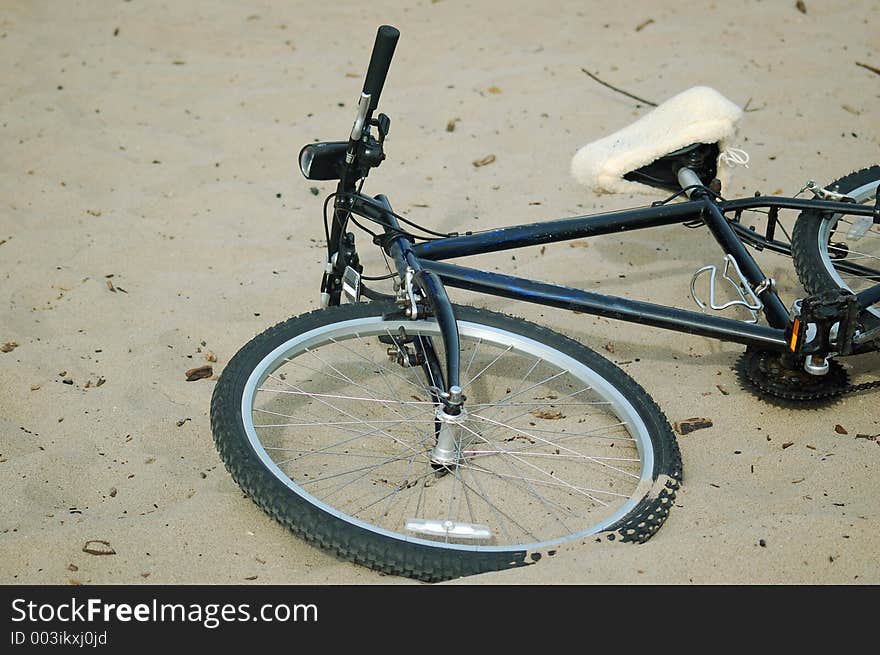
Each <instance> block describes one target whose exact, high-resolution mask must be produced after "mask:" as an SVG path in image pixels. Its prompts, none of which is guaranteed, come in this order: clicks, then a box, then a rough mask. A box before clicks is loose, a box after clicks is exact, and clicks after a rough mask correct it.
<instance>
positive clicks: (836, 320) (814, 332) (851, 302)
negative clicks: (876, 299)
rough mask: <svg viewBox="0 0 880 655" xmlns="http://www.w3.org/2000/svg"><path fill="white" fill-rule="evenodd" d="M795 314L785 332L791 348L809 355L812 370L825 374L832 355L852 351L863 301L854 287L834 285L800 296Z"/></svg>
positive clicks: (799, 353)
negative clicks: (843, 287)
mask: <svg viewBox="0 0 880 655" xmlns="http://www.w3.org/2000/svg"><path fill="white" fill-rule="evenodd" d="M791 314H792V320H791V324H790V325H789V326H788V328H787V329H786V334H785V336H786V340H787V341H788V349H789V350H790V351H791V352H792V353H794V354H796V355H801V356H805V357H806V359H805V363H804V368H805V370H806V371H807V372H808V373H811V374H813V375H824V374H825V373H826V372H827V370H828V360H827V358H828V357H830V356H832V355H848V354H850V353H851V352H852V350H853V337H854V335H855V332H856V328H857V327H858V316H859V303H858V299H857V298H856V296H855V295H854V294H853V293H852V292H851V291H848V290H846V289H832V290H828V291H823V292H821V293H817V294H815V295H812V296H810V297H808V298H804V299H803V300H798V301H796V302H795V303H794V306H793V307H792V312H791Z"/></svg>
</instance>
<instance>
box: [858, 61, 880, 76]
mask: <svg viewBox="0 0 880 655" xmlns="http://www.w3.org/2000/svg"><path fill="white" fill-rule="evenodd" d="M856 66H861V67H862V68H867V69H868V70H869V71H871V72H872V73H877V75H880V68H875V67H874V66H871V65H869V64H863V63H862V62H860V61H857V62H856Z"/></svg>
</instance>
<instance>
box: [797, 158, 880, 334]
mask: <svg viewBox="0 0 880 655" xmlns="http://www.w3.org/2000/svg"><path fill="white" fill-rule="evenodd" d="M878 183H880V166H871V167H869V168H864V169H862V170H860V171H856V172H855V173H850V174H849V175H846V176H845V177H842V178H840V179H839V180H836V181H834V182H832V183H831V184H829V185H828V186H827V188H828V189H829V190H831V191H837V192H838V193H843V194H846V195H847V196H849V197H851V198H852V199H853V200H855V201H856V202H857V203H860V204H865V203H870V204H873V203H874V202H875V199H876V197H877V186H878ZM791 245H792V257H793V260H794V266H795V270H796V271H797V273H798V277H799V278H800V281H801V283H802V284H803V285H804V288H805V289H806V290H807V291H808V292H809V293H820V292H822V291H829V290H834V289H847V290H849V291H852V292H854V293H858V292H859V291H862V290H864V289H867V288H868V287H870V286H872V285H874V284H880V225H878V224H877V223H874V222H873V220H872V218H871V217H870V216H844V215H842V214H830V213H820V212H817V211H805V212H802V213H801V214H800V215H799V216H798V219H797V221H796V222H795V225H794V230H793V232H792V238H791ZM865 323H866V324H865V325H864V328H865V329H869V328H872V327H875V326H877V325H880V304H875V305H872V306H871V307H869V308H868V309H867V311H866V320H865Z"/></svg>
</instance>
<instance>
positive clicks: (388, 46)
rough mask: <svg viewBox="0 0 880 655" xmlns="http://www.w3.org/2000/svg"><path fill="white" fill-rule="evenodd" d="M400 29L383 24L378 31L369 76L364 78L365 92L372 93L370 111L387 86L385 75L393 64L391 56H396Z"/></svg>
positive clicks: (377, 102)
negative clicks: (395, 50) (395, 49)
mask: <svg viewBox="0 0 880 655" xmlns="http://www.w3.org/2000/svg"><path fill="white" fill-rule="evenodd" d="M399 38H400V31H399V30H398V29H397V28H396V27H391V25H382V26H381V27H380V28H379V30H378V31H377V32H376V42H375V43H374V44H373V54H372V55H371V56H370V66H369V68H367V78H366V79H365V80H364V93H369V94H370V113H371V114H372V113H373V110H374V109H376V106H377V105H378V104H379V95H380V94H381V93H382V87H383V86H385V77H386V76H387V75H388V68H389V67H390V66H391V57H393V56H394V48H395V47H396V46H397V39H399Z"/></svg>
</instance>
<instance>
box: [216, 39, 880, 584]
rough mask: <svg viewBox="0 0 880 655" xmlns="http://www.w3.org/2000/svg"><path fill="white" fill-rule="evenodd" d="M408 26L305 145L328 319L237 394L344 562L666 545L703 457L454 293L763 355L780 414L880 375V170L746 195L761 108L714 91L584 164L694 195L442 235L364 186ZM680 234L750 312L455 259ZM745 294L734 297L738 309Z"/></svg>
mask: <svg viewBox="0 0 880 655" xmlns="http://www.w3.org/2000/svg"><path fill="white" fill-rule="evenodd" d="M398 37H399V32H398V31H397V30H396V29H395V28H393V27H390V26H387V25H386V26H382V27H380V28H379V30H378V33H377V36H376V41H375V44H374V46H373V52H372V57H371V60H370V63H369V68H368V70H367V75H366V79H365V82H364V87H363V92H362V94H361V95H360V101H359V104H358V111H357V117H356V119H355V122H354V125H353V127H352V130H351V134H350V135H349V138H348V139H347V140H344V141H339V142H326V143H314V144H310V145H307V146H306V147H304V148H303V149H302V151H301V153H300V159H299V162H300V167H301V169H302V173H303V175H304V176H305V177H306V178H308V179H311V180H338V185H337V188H336V191H335V193H333V194H331V195H330V196H329V197H328V198H327V200H326V201H325V202H324V219H325V225H324V226H325V233H326V234H325V236H326V238H327V263H326V268H325V270H324V275H323V282H322V287H321V294H322V300H323V305H324V308H322V309H319V310H316V311H313V312H311V313H308V314H304V315H301V316H297V317H294V318H291V319H289V320H287V321H284V322H282V323H279V324H278V325H275V326H274V327H272V328H269V329H268V330H266V331H265V332H263V333H262V334H260V335H258V336H257V337H255V338H254V339H253V340H251V341H250V342H249V343H248V344H246V345H245V346H244V347H242V348H241V350H240V351H239V352H238V353H237V354H236V355H235V356H234V357H233V358H232V360H231V361H230V362H229V364H228V365H227V366H226V368H225V369H224V371H223V373H222V375H221V376H220V379H219V381H218V383H217V386H216V388H215V391H214V394H213V398H212V402H211V426H212V431H213V434H214V440H215V444H216V447H217V449H218V451H219V453H220V456H221V457H222V459H223V461H224V463H225V465H226V467H227V469H228V470H229V471H230V473H231V474H232V476H233V478H234V479H235V480H236V481H237V482H238V484H239V485H240V486H241V488H242V489H243V490H244V491H245V492H246V493H247V494H248V495H249V496H250V497H251V498H252V499H253V500H254V502H256V504H257V505H258V506H260V507H261V508H262V509H263V510H265V511H266V512H267V513H268V514H269V515H271V516H272V517H273V518H275V519H276V520H278V521H279V522H280V523H282V524H283V525H285V526H287V527H288V528H290V529H291V530H292V531H293V532H294V533H296V534H297V535H299V536H300V537H302V538H304V539H306V540H308V541H309V542H311V543H312V544H315V545H317V546H318V547H320V548H323V549H326V550H328V551H330V552H333V553H335V554H337V555H338V556H341V557H343V558H347V559H350V560H352V561H354V562H357V563H359V564H363V565H366V566H369V567H372V568H374V569H377V570H380V571H384V572H387V573H391V574H399V575H405V576H409V577H413V578H417V579H421V580H427V581H437V580H444V579H448V578H452V577H457V576H464V575H470V574H475V573H479V572H484V571H492V570H499V569H504V568H508V567H513V566H520V565H524V564H528V563H531V562H533V561H536V560H537V559H539V558H540V557H541V556H542V555H548V554H549V555H552V554H553V553H554V550H555V549H556V548H558V547H559V545H560V544H562V543H564V542H567V541H573V540H584V539H586V538H587V537H592V538H607V539H619V540H622V541H624V542H644V541H645V540H647V539H648V538H650V537H651V535H653V534H654V533H655V532H656V531H657V529H658V528H659V527H660V526H661V524H662V523H663V522H664V520H665V519H666V517H667V515H668V513H669V510H670V508H671V506H672V504H673V500H674V498H675V494H676V490H677V489H678V488H679V485H680V483H681V480H682V466H681V456H680V453H679V449H678V446H677V443H676V440H675V437H674V435H673V432H672V430H671V429H670V426H669V423H668V421H667V419H666V417H665V416H664V415H663V413H662V411H661V410H660V409H659V407H658V406H657V405H656V404H655V402H654V401H653V400H652V399H651V398H650V397H649V396H648V394H647V393H646V392H645V391H644V390H643V389H642V388H641V387H640V386H639V385H638V384H637V383H636V382H635V381H634V380H633V379H632V378H630V377H629V376H628V375H627V374H626V373H624V372H623V371H622V370H621V369H620V368H618V367H617V366H616V365H615V364H613V363H612V362H610V361H608V360H607V359H606V358H604V357H603V356H601V355H599V354H598V353H596V352H594V351H593V350H591V349H589V348H588V347H586V346H584V345H583V344H581V343H578V342H576V341H574V340H572V339H570V338H568V337H566V336H563V335H561V334H558V333H557V332H554V331H551V330H549V329H547V328H545V327H541V326H539V325H535V324H533V323H530V322H527V321H524V320H520V319H517V318H513V317H511V316H507V315H504V314H500V313H496V312H493V311H488V310H486V309H479V308H476V307H468V306H461V305H454V304H452V303H451V302H450V300H449V297H448V295H447V292H446V288H447V287H454V288H460V289H466V290H470V291H473V292H477V293H480V294H488V295H492V296H500V297H505V298H510V299H515V300H521V301H526V302H531V303H538V304H541V305H546V306H549V307H556V308H560V309H567V310H575V311H578V312H583V313H588V314H594V315H598V316H603V317H608V318H614V319H619V320H622V321H629V322H634V323H638V324H643V325H648V326H652V327H657V328H666V329H669V330H674V331H677V332H682V333H687V334H694V335H701V336H704V337H711V338H714V339H719V340H722V341H729V342H735V343H738V344H741V345H744V346H745V347H746V348H745V352H744V353H743V355H742V356H741V357H740V359H739V361H738V363H737V370H738V373H739V378H740V380H741V381H742V382H743V383H744V384H745V385H746V386H747V387H748V388H750V389H751V390H753V391H754V392H756V393H757V394H758V395H759V396H761V397H762V398H765V399H770V400H774V401H776V402H780V403H787V404H790V405H794V406H802V405H807V406H814V405H816V404H818V403H822V402H824V401H827V400H829V399H833V398H836V397H838V396H840V395H841V394H844V393H847V392H852V391H858V390H863V389H866V388H868V387H873V386H878V385H877V383H867V384H862V385H851V384H850V383H849V377H848V374H847V373H846V370H845V369H844V367H843V366H842V365H841V364H840V363H839V362H838V360H839V359H840V358H843V357H848V356H852V355H858V354H861V353H866V352H870V351H876V350H878V349H880V304H878V301H880V257H878V254H880V247H878V246H880V204H878V201H877V186H878V180H880V166H872V167H871V168H866V169H864V170H860V171H858V172H856V173H852V174H850V175H847V176H845V177H843V178H841V179H839V180H837V181H836V182H833V183H831V184H829V185H826V186H825V187H822V186H819V185H816V184H809V185H808V187H807V188H809V190H810V191H812V194H813V196H814V197H813V198H798V197H779V196H756V197H748V198H740V199H725V198H723V197H722V196H721V195H720V191H721V189H720V184H719V181H718V180H719V178H720V177H723V171H722V170H720V166H721V164H720V162H721V161H722V160H723V158H724V156H725V153H727V152H728V151H727V150H724V149H723V147H722V146H723V145H724V140H725V138H727V136H728V135H729V127H730V125H731V124H732V122H735V119H736V118H737V111H739V110H738V108H735V106H733V105H732V103H730V102H729V101H727V100H726V99H724V98H723V97H722V96H720V94H718V93H717V92H715V91H713V90H712V89H708V88H707V87H695V89H692V90H691V91H688V92H685V93H683V94H680V96H676V98H673V99H672V100H670V101H667V103H664V104H663V105H660V106H659V107H657V108H655V109H653V110H651V112H650V113H649V117H650V118H649V117H644V119H639V121H637V122H636V123H634V124H633V125H632V126H630V127H628V128H625V129H624V130H622V131H621V132H619V133H617V134H616V135H613V138H610V137H609V138H608V139H603V140H600V141H598V142H596V143H594V144H591V145H590V146H586V147H585V148H584V149H582V150H581V151H579V152H578V154H577V155H576V156H575V159H574V163H573V172H574V173H575V176H576V177H579V178H582V179H583V180H589V181H592V182H595V183H596V184H599V185H602V184H605V185H606V186H608V187H611V188H612V189H613V188H614V187H615V186H617V187H621V186H622V187H623V188H626V186H627V185H630V184H647V185H649V186H652V187H656V188H658V189H663V190H666V191H668V192H669V193H671V194H673V195H672V196H671V197H669V198H667V199H666V200H663V201H659V202H655V203H653V204H652V205H650V206H647V207H640V208H637V209H632V210H626V211H616V212H610V213H598V214H593V215H588V216H577V217H572V218H563V219H559V220H551V221H546V222H541V223H535V224H528V225H518V226H514V227H504V228H501V229H493V230H487V231H481V232H465V233H462V234H457V233H456V234H443V233H437V232H433V231H431V230H428V229H426V228H423V227H419V226H417V225H416V224H415V223H413V222H412V221H410V220H408V219H406V218H405V217H403V216H401V215H399V214H397V213H395V212H394V211H393V210H392V207H391V204H390V202H389V200H388V198H387V197H386V196H384V195H376V196H369V195H366V194H364V193H362V192H361V188H362V185H363V182H364V179H365V178H366V177H367V175H368V173H369V171H370V170H371V169H372V168H375V167H377V166H379V164H380V163H381V162H382V160H383V159H384V158H385V154H384V150H383V143H384V140H385V137H386V136H387V135H388V131H389V128H390V120H389V119H388V117H387V116H386V115H385V114H378V115H377V116H375V117H374V113H375V111H376V108H377V104H378V101H379V96H380V93H381V91H382V87H383V85H384V82H385V78H386V75H387V72H388V68H389V65H390V62H391V58H392V55H393V53H394V50H395V47H396V44H397V40H398ZM689 112H690V113H689ZM706 117H708V119H707V120H703V119H704V118H706ZM709 119H710V120H709ZM646 134H650V135H651V138H650V139H647V140H646ZM645 143H650V145H651V148H653V149H654V152H648V151H646V149H645V145H644V144H645ZM660 148H664V149H665V150H664V151H661V152H657V150H658V149H660ZM635 155H637V156H635ZM603 176H604V178H603ZM603 179H604V180H605V181H604V182H603ZM330 200H332V201H333V207H332V215H331V216H332V217H330V218H329V219H328V207H329V202H330ZM673 200H675V201H676V202H673ZM782 210H794V211H796V212H798V217H797V220H796V223H795V226H794V229H793V231H792V234H791V239H790V242H788V241H780V240H778V239H777V238H776V230H777V227H778V225H779V222H778V215H779V212H780V211H782ZM751 211H762V212H765V213H766V217H767V226H766V230H765V231H764V233H763V234H761V233H759V232H758V231H756V230H752V229H749V228H747V227H745V225H744V224H743V223H742V221H741V216H742V214H743V212H751ZM328 220H329V226H328ZM671 224H685V225H688V226H692V227H693V226H697V225H700V226H705V227H706V228H708V230H709V231H710V232H711V234H712V235H713V236H714V238H715V240H716V241H717V243H718V245H719V246H720V247H721V249H722V250H723V252H724V264H723V269H722V270H720V271H719V270H718V269H719V268H720V267H704V268H703V269H700V270H699V271H697V273H696V274H695V276H694V281H693V282H692V285H691V286H692V290H693V288H694V285H695V284H696V282H697V280H698V279H699V278H700V277H701V276H703V275H708V276H709V277H710V278H711V279H710V288H711V290H712V291H711V293H710V298H709V301H708V303H707V302H704V301H702V300H700V299H699V298H698V297H697V295H696V293H694V299H695V300H696V301H697V303H698V304H699V305H700V306H701V308H702V309H709V308H711V309H724V308H727V307H730V306H736V307H738V308H740V310H741V311H745V312H747V314H748V316H749V317H750V318H745V319H736V318H730V317H724V316H718V315H716V314H709V313H707V312H704V311H687V310H683V309H678V308H673V307H668V306H663V305H658V304H651V303H647V302H640V301H634V300H628V299H624V298H620V297H613V296H607V295H602V294H599V293H595V292H591V291H585V290H581V289H574V288H568V287H563V286H558V285H555V284H550V283H547V282H540V281H536V280H531V279H523V278H519V277H515V276H512V275H508V274H505V273H503V272H486V271H481V270H476V269H473V268H466V267H463V266H459V265H456V264H452V263H449V261H448V260H450V259H453V258H456V257H465V256H469V255H475V254H480V253H487V252H495V251H500V250H508V249H516V248H522V247H526V246H535V245H539V244H547V243H552V242H559V241H565V240H570V239H581V238H586V237H593V236H598V235H603V234H609V233H621V232H624V231H628V230H637V229H646V228H651V227H657V226H665V225H671ZM352 226H354V227H357V228H359V229H361V230H363V231H364V232H365V233H367V234H368V235H369V236H370V238H371V239H372V242H373V244H374V245H376V246H377V247H378V248H380V249H381V251H382V252H383V253H384V256H385V257H386V258H387V260H386V261H390V262H392V263H393V269H391V268H390V267H389V270H391V274H390V275H387V276H384V278H385V279H388V278H390V279H393V282H394V292H393V293H390V294H387V293H380V292H377V291H376V290H375V289H371V288H370V287H368V286H367V283H372V281H374V280H379V279H383V277H382V276H374V277H368V276H366V275H364V274H363V266H362V265H361V261H360V258H359V256H358V251H357V248H356V246H355V238H354V234H353V233H352V232H350V231H349V228H350V227H352ZM746 246H749V247H754V248H757V249H767V250H769V251H773V252H778V253H782V254H786V255H791V256H792V258H793V260H794V266H795V269H796V271H797V273H798V276H799V278H800V280H801V282H802V284H803V286H804V287H805V289H806V290H807V292H808V293H809V294H810V295H809V296H807V297H805V298H801V299H798V300H797V301H795V302H794V303H793V305H792V306H791V307H787V306H786V305H785V304H784V303H783V301H782V300H781V299H780V297H779V295H778V293H777V288H776V284H775V282H774V280H772V279H770V278H768V277H767V276H766V275H765V274H764V273H763V272H762V271H761V269H760V268H759V266H758V264H757V263H756V261H755V259H753V257H752V255H751V254H750V252H749V251H748V249H747V247H746ZM872 253H873V254H872ZM721 284H724V285H726V287H727V288H728V289H732V293H731V295H732V296H733V297H734V299H733V300H731V301H730V302H727V303H720V301H718V300H716V298H715V289H716V285H721ZM365 299H366V301H364V300H365ZM343 300H348V301H349V302H343ZM760 319H763V321H764V322H759V320H760Z"/></svg>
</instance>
